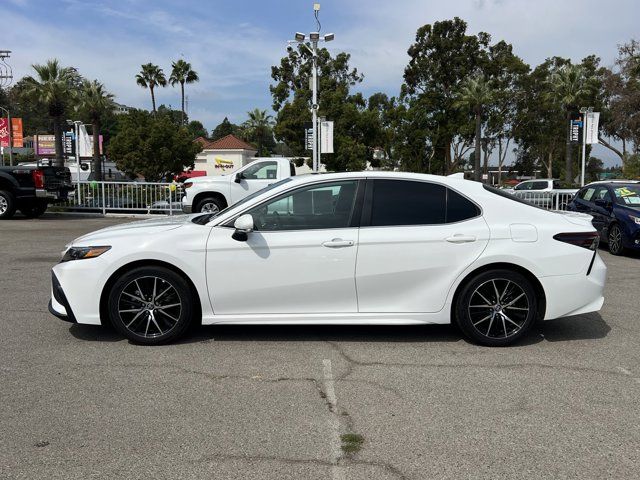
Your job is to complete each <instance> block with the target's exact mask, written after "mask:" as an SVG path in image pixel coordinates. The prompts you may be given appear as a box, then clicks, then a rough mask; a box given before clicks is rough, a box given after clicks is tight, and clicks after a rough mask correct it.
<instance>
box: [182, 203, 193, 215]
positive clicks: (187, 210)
mask: <svg viewBox="0 0 640 480" xmlns="http://www.w3.org/2000/svg"><path fill="white" fill-rule="evenodd" d="M192 210H193V208H192V207H191V205H184V204H183V205H182V211H183V212H184V213H192Z"/></svg>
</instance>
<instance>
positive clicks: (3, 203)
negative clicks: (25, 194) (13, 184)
mask: <svg viewBox="0 0 640 480" xmlns="http://www.w3.org/2000/svg"><path fill="white" fill-rule="evenodd" d="M15 212H16V201H15V199H14V198H13V195H12V194H11V192H8V191H6V190H0V220H5V219H7V218H11V217H13V214H14V213H15Z"/></svg>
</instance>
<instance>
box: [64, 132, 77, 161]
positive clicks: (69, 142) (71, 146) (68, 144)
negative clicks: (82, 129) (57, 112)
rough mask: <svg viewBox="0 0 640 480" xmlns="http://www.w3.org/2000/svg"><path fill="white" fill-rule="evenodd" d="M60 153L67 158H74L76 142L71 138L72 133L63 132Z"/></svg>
mask: <svg viewBox="0 0 640 480" xmlns="http://www.w3.org/2000/svg"><path fill="white" fill-rule="evenodd" d="M62 151H63V152H64V154H65V155H67V156H68V157H75V156H76V142H75V141H74V138H73V132H71V131H69V132H64V133H63V136H62Z"/></svg>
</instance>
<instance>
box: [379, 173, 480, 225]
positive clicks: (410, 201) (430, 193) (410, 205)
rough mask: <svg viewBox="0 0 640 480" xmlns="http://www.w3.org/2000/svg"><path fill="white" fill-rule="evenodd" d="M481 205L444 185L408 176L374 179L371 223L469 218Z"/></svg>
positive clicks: (424, 223) (438, 221)
mask: <svg viewBox="0 0 640 480" xmlns="http://www.w3.org/2000/svg"><path fill="white" fill-rule="evenodd" d="M478 215H480V209H479V208H478V207H477V206H476V205H475V204H474V203H473V202H471V201H470V200H468V199H467V198H465V197H464V196H462V195H460V194H459V193H458V192H456V191H454V190H451V189H449V188H446V187H445V186H444V185H439V184H435V183H428V182H414V181H408V180H374V182H373V194H372V203H371V226H374V227H376V226H378V227H380V226H392V225H439V224H443V223H454V222H460V221H463V220H468V219H470V218H474V217H477V216H478Z"/></svg>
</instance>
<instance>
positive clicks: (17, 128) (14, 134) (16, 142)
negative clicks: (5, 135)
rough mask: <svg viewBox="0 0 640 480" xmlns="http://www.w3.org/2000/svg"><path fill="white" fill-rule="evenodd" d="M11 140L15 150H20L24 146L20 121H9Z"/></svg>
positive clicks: (15, 119)
mask: <svg viewBox="0 0 640 480" xmlns="http://www.w3.org/2000/svg"><path fill="white" fill-rule="evenodd" d="M11 140H12V141H13V146H14V147H15V148H22V147H23V146H24V139H23V138H22V119H21V118H12V119H11Z"/></svg>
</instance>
